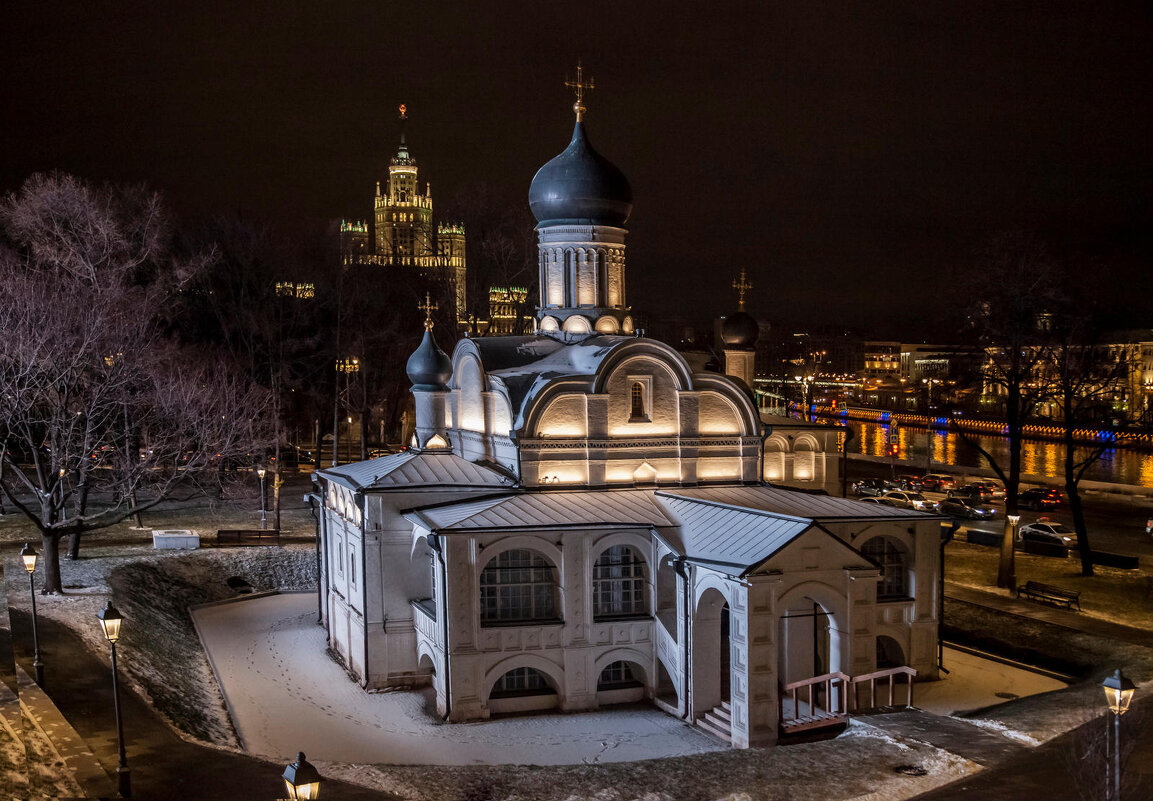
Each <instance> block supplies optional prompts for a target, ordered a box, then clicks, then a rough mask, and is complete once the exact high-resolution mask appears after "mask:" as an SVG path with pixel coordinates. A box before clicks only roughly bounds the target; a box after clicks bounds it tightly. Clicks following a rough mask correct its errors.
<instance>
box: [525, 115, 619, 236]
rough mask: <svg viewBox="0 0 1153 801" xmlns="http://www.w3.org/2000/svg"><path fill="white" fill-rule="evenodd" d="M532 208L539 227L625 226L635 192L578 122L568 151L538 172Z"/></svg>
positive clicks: (531, 196)
mask: <svg viewBox="0 0 1153 801" xmlns="http://www.w3.org/2000/svg"><path fill="white" fill-rule="evenodd" d="M528 204H529V206H530V207H531V208H532V214H533V216H534V217H536V221H537V222H538V223H581V224H590V223H591V224H594V225H624V224H625V222H626V221H627V220H628V218H629V214H631V213H632V210H633V190H632V188H631V187H630V186H629V182H628V179H627V178H625V176H624V173H622V172H621V171H620V170H618V169H617V168H616V165H614V164H613V163H612V162H610V161H609V160H608V159H606V158H605V157H604V156H602V155H601V154H600V153H597V152H596V151H595V150H593V147H592V145H590V144H589V141H588V138H587V137H586V136H585V131H584V124H583V123H582V122H580V121H579V120H578V121H577V124H576V126H575V127H574V128H573V132H572V141H571V142H569V145H568V147H566V148H565V149H564V150H563V151H562V152H561V154H560V155H558V156H556V157H555V158H554V159H552V161H550V162H548V163H547V164H545V165H544V166H543V167H541V168H540V169H539V170H537V173H536V176H535V177H534V178H533V179H532V184H531V185H530V186H529V190H528Z"/></svg>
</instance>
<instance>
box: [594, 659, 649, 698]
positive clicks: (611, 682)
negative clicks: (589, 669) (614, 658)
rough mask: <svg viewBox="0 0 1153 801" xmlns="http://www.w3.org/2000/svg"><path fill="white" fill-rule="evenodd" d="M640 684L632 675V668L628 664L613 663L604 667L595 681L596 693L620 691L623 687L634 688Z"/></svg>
mask: <svg viewBox="0 0 1153 801" xmlns="http://www.w3.org/2000/svg"><path fill="white" fill-rule="evenodd" d="M639 684H640V682H639V681H638V680H637V678H636V676H634V675H633V670H632V667H631V666H630V665H629V663H628V662H613V663H611V664H609V665H606V666H605V669H604V670H602V671H601V676H600V678H599V679H598V680H597V692H600V691H602V690H620V689H623V688H625V687H636V686H637V685H639Z"/></svg>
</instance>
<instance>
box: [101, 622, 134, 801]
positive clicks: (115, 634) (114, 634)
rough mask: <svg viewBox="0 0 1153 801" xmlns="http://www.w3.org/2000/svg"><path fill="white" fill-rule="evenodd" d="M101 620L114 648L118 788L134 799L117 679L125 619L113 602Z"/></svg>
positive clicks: (113, 683)
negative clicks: (120, 642)
mask: <svg viewBox="0 0 1153 801" xmlns="http://www.w3.org/2000/svg"><path fill="white" fill-rule="evenodd" d="M96 617H97V618H98V619H99V620H100V628H101V629H102V630H103V631H104V637H105V639H107V640H108V643H109V645H110V646H111V647H112V703H113V706H114V708H115V709H116V747H117V750H118V752H119V760H120V761H119V762H118V763H117V765H116V779H117V786H118V788H119V789H120V795H121V797H122V798H131V797H132V783H131V781H130V777H129V774H128V757H127V756H126V755H125V753H124V720H123V719H122V718H121V716H120V685H119V683H118V682H117V679H116V641H117V640H119V639H120V625H121V623H123V622H124V618H123V617H122V616H121V615H120V612H118V611H117V610H116V607H115V606H113V605H112V601H109V602H108V605H107V606H105V607H104V608H103V609H102V610H100V612H99V613H98V614H97V615H96Z"/></svg>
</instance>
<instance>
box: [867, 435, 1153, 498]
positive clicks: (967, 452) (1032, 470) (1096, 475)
mask: <svg viewBox="0 0 1153 801" xmlns="http://www.w3.org/2000/svg"><path fill="white" fill-rule="evenodd" d="M848 425H850V426H852V427H853V429H855V431H856V434H857V436H856V437H855V438H854V439H853V441H852V442H850V443H849V452H850V453H864V454H866V455H869V456H885V455H886V449H887V447H888V443H889V426H887V425H882V424H880V423H871V422H862V421H859V420H849V421H848ZM972 436H973V438H974V440H975V441H976V442H977V444H979V445H980V446H981V447H982V448H984V449H985V450H987V451H988V452H989V453H991V454H993V456H994V457H995V458H996V459H997V460H998V461H999V462H1001V463H1007V462H1008V457H1009V441H1008V440H1007V439H1006V438H1005V437H995V436H989V435H976V434H974V435H972ZM897 441H898V447H899V448H900V459H902V460H904V461H905V462H907V463H909V464H910V465H912V466H916V467H925V468H931V465H932V464H933V463H937V464H945V465H956V466H959V467H987V466H988V465H987V464H985V460H984V457H983V456H981V454H980V452H979V451H978V450H977V449H976V448H974V447H973V446H972V445H970V444H969V443H967V442H965V441H964V440H963V439H961V437H960V436H959V435H958V434H957V433H956V432H952V431H950V432H946V431H927V430H926V429H923V428H913V427H911V426H900V427H899V429H898V432H897ZM930 451H931V453H930ZM1091 451H1092V449H1091V448H1077V450H1076V459H1077V460H1078V461H1080V460H1082V459H1084V458H1086V457H1087V456H1088V455H1089V454H1090V452H1091ZM1064 464H1065V447H1064V446H1063V445H1062V444H1061V443H1059V442H1045V441H1042V440H1025V441H1024V442H1023V443H1022V445H1021V471H1022V472H1023V473H1026V474H1028V475H1038V476H1048V477H1051V478H1061V477H1062V476H1063V475H1064V469H1065V467H1064ZM1085 478H1086V480H1088V481H1110V482H1114V483H1118V484H1139V485H1141V486H1143V487H1153V453H1147V452H1144V451H1132V450H1126V449H1116V448H1113V449H1110V450H1107V451H1105V453H1103V454H1102V455H1101V458H1100V460H1099V461H1098V462H1097V463H1096V464H1094V465H1093V466H1091V467H1090V468H1089V469H1088V470H1087V471H1086V473H1085Z"/></svg>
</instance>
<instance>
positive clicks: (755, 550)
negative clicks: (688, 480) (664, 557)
mask: <svg viewBox="0 0 1153 801" xmlns="http://www.w3.org/2000/svg"><path fill="white" fill-rule="evenodd" d="M657 497H658V498H659V499H660V501H661V503H662V504H663V505H664V506H665V508H666V509H668V510H669V511H670V512H671V513H672V515H673V517H674V518H675V519H676V521H677V522H678V523H679V524H680V538H681V544H682V548H681V550H682V551H683V553H684V554H685V556H687V557H688V558H689V559H697V560H703V561H706V562H713V563H719V564H725V565H733V566H738V567H740V568H742V572H743V570H744V569H747V568H751V567H754V566H756V565H758V564H760V563H761V562H763V561H764V560H765V559H768V558H769V557H770V556H772V555H773V554H775V553H776V552H777V551H779V550H781V548H783V547H785V546H786V545H788V544H789V543H790V542H792V541H793V540H794V539H795V538H796V537H797V536H799V535H800V534H801V533H802V532H804V531H807V530H808V529H809V528H810V527H812V526H813V521H812V520H808V519H805V518H797V517H789V516H786V515H775V514H772V513H770V512H753V511H749V510H746V509H733V508H730V507H723V506H717V505H715V504H711V503H702V502H700V501H698V500H696V499H693V498H678V497H676V496H672V495H666V494H665V493H657Z"/></svg>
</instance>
